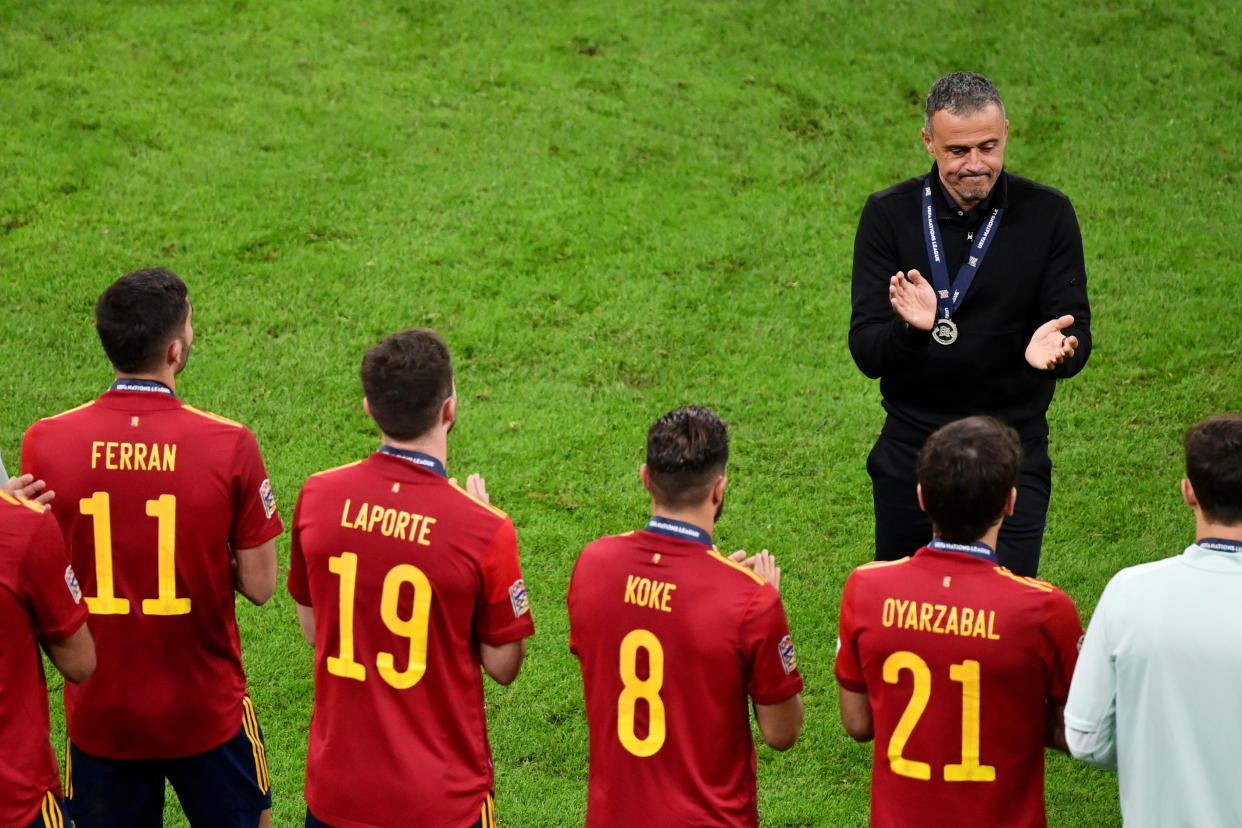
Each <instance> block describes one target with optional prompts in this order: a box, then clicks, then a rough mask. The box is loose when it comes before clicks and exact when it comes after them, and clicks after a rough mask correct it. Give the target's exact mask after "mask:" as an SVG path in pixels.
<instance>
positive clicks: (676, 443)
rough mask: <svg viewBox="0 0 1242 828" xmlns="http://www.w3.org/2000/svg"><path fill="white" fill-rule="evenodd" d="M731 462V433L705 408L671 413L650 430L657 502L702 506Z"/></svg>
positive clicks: (649, 455)
mask: <svg viewBox="0 0 1242 828" xmlns="http://www.w3.org/2000/svg"><path fill="white" fill-rule="evenodd" d="M728 461H729V431H728V429H727V428H726V427H725V424H724V421H723V420H721V419H720V418H719V417H717V416H716V414H715V413H714V412H712V411H711V409H708V408H704V407H703V406H700V405H688V406H685V407H683V408H678V409H676V410H675V411H670V412H668V413H667V414H665V415H664V416H663V417H661V418H660V419H658V420H656V421H655V422H654V423H652V425H651V428H650V429H649V430H648V431H647V479H648V481H649V482H650V484H651V494H652V497H654V498H655V500H656V501H657V502H658V503H662V504H665V505H669V506H693V505H697V504H700V503H702V502H703V501H704V500H706V499H707V496H708V494H709V493H710V492H711V488H712V486H713V485H714V484H715V482H716V480H717V479H718V478H719V477H720V476H721V475H722V474H724V471H725V466H726V465H727V464H728Z"/></svg>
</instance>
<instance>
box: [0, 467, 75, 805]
mask: <svg viewBox="0 0 1242 828" xmlns="http://www.w3.org/2000/svg"><path fill="white" fill-rule="evenodd" d="M81 601H82V593H81V591H80V590H79V589H78V583H77V580H76V578H75V577H74V573H73V568H72V567H71V566H69V562H68V558H67V557H66V554H65V545H64V541H63V540H61V537H60V533H59V530H58V528H57V526H56V522H55V521H54V520H53V519H52V516H51V514H50V513H49V512H48V510H47V509H45V508H44V507H43V506H40V505H38V504H36V503H33V502H30V501H27V500H22V499H19V498H16V497H13V496H11V495H9V494H8V493H7V491H5V492H0V745H3V746H4V747H3V750H0V825H18V826H26V825H30V824H32V823H35V822H36V820H37V819H38V818H39V817H42V818H43V819H44V821H45V823H46V824H48V825H57V824H60V823H58V822H57V821H56V820H57V818H62V819H63V817H61V816H60V814H61V811H60V806H59V804H58V803H59V800H60V797H61V787H60V774H59V772H58V771H57V769H56V757H55V755H54V754H53V753H52V746H51V744H50V743H49V741H48V735H49V732H50V724H49V721H50V720H49V716H48V704H47V682H46V681H45V679H44V676H43V664H42V661H41V660H40V658H39V641H40V639H42V640H43V641H45V642H49V643H50V646H49V648H48V649H49V654H50V655H52V657H53V663H54V664H56V666H57V668H58V669H60V670H62V672H64V673H65V674H66V677H67V678H69V679H70V681H81V680H82V679H84V678H85V677H86V676H87V675H89V674H90V671H91V670H92V669H93V665H94V649H93V647H91V642H90V633H89V631H88V630H87V628H86V615H87V613H86V607H85V605H83V604H82V603H81ZM62 652H63V653H66V654H67V657H68V658H69V661H66V660H65V657H64V656H62V654H61V653H62Z"/></svg>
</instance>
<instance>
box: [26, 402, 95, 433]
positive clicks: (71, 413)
mask: <svg viewBox="0 0 1242 828" xmlns="http://www.w3.org/2000/svg"><path fill="white" fill-rule="evenodd" d="M97 402H99V401H98V400H89V401H88V402H84V403H82V404H81V405H75V406H74V407H73V408H70V409H67V410H65V411H62V412H60V413H59V414H53V415H51V416H50V417H43V418H42V419H40V420H36V421H35V423H34V425H32V426H31V427H30V431H36V430H38V429H40V428H45V427H49V426H50V427H55V424H56V423H59V422H65V421H68V420H72V419H74V418H75V417H77V416H81V415H83V414H86V413H88V412H90V411H91V409H93V408H95V404H96V403H97Z"/></svg>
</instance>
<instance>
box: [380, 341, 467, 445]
mask: <svg viewBox="0 0 1242 828" xmlns="http://www.w3.org/2000/svg"><path fill="white" fill-rule="evenodd" d="M359 373H360V374H361V375H362V392H363V393H364V394H366V397H367V404H368V405H369V406H370V408H371V416H372V417H374V418H375V422H376V423H377V424H378V425H379V427H380V431H382V432H384V433H385V434H387V435H388V436H389V437H392V438H393V439H395V440H413V439H415V438H417V437H421V436H422V435H424V434H426V433H427V431H429V430H430V429H431V427H432V426H434V425H435V424H436V421H437V419H438V418H439V416H440V407H441V406H442V405H444V401H445V400H447V399H448V398H449V397H450V396H452V394H453V363H452V360H450V359H449V350H448V345H446V344H444V340H443V339H442V338H441V337H440V335H439V334H438V333H436V332H435V331H433V330H431V329H430V328H412V329H410V330H408V331H399V332H397V333H395V334H393V335H392V336H390V337H388V338H387V339H385V340H384V341H383V342H381V343H379V344H378V345H376V346H374V347H372V348H371V350H369V351H367V353H366V356H364V357H363V358H362V368H361V369H360V370H359Z"/></svg>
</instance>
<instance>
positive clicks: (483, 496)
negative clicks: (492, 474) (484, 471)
mask: <svg viewBox="0 0 1242 828" xmlns="http://www.w3.org/2000/svg"><path fill="white" fill-rule="evenodd" d="M466 491H468V492H470V494H472V495H474V496H475V497H477V498H478V499H479V500H481V501H483V502H484V503H491V502H492V498H491V495H489V494H488V493H487V481H486V480H484V479H483V475H481V474H472V475H470V476H469V477H467V478H466Z"/></svg>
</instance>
